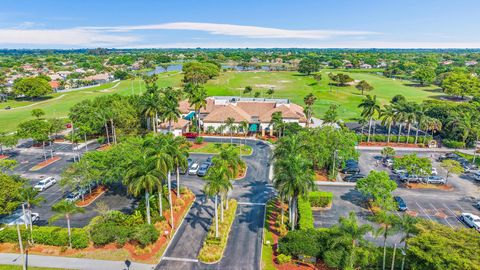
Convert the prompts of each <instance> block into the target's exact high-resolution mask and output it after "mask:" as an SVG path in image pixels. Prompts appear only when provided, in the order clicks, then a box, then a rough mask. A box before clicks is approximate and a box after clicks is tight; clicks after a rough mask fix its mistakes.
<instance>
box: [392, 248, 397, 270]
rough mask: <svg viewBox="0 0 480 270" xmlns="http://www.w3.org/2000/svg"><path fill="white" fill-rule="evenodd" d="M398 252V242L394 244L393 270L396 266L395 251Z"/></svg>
mask: <svg viewBox="0 0 480 270" xmlns="http://www.w3.org/2000/svg"><path fill="white" fill-rule="evenodd" d="M396 252H397V243H395V245H394V246H393V256H392V268H391V270H393V269H394V268H395V253H396Z"/></svg>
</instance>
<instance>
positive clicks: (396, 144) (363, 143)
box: [358, 142, 425, 148]
mask: <svg viewBox="0 0 480 270" xmlns="http://www.w3.org/2000/svg"><path fill="white" fill-rule="evenodd" d="M358 145H360V146H382V147H383V146H390V147H409V148H425V146H424V145H423V144H413V143H392V142H390V143H386V142H361V143H359V144H358Z"/></svg>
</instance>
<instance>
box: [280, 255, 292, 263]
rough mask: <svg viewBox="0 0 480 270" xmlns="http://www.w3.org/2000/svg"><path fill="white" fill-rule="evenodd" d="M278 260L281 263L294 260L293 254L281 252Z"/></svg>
mask: <svg viewBox="0 0 480 270" xmlns="http://www.w3.org/2000/svg"><path fill="white" fill-rule="evenodd" d="M277 261H278V263H279V264H284V263H289V262H291V261H292V256H289V255H285V254H280V255H278V257H277Z"/></svg>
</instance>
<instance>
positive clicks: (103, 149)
mask: <svg viewBox="0 0 480 270" xmlns="http://www.w3.org/2000/svg"><path fill="white" fill-rule="evenodd" d="M110 147H112V145H110V144H103V145H101V146H100V147H98V148H97V151H106V150H108V149H110Z"/></svg>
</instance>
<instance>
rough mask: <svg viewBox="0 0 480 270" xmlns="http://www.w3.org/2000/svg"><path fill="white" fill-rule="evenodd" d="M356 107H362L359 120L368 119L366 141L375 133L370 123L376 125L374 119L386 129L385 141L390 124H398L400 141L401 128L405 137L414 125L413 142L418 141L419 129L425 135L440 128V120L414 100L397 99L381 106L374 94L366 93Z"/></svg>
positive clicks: (388, 138)
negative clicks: (405, 133) (378, 120)
mask: <svg viewBox="0 0 480 270" xmlns="http://www.w3.org/2000/svg"><path fill="white" fill-rule="evenodd" d="M358 107H359V108H362V112H361V117H362V119H363V121H361V122H362V123H364V122H366V121H368V136H367V142H370V138H371V135H372V134H374V133H375V128H373V132H372V124H373V125H376V124H374V122H375V120H376V119H380V120H381V124H382V125H383V126H385V127H387V129H388V134H387V143H389V142H390V140H391V131H392V126H398V136H397V142H400V137H401V134H402V129H403V128H406V129H407V137H410V136H411V129H412V127H416V132H415V142H414V143H415V144H416V143H417V142H418V137H419V132H420V131H422V132H423V133H424V136H425V137H426V136H427V133H428V132H429V131H431V132H432V135H433V133H434V132H435V131H439V130H441V129H442V122H440V121H439V120H438V119H436V118H433V117H430V116H428V115H427V112H426V109H425V106H421V105H419V104H417V103H415V102H408V101H405V100H399V101H396V102H391V103H390V104H387V105H385V106H383V108H381V107H380V105H379V103H378V101H377V97H376V96H373V97H372V96H370V95H367V96H366V97H365V98H364V99H363V100H362V102H361V103H360V104H359V105H358ZM363 128H364V126H363V124H362V132H361V133H362V134H363Z"/></svg>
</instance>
